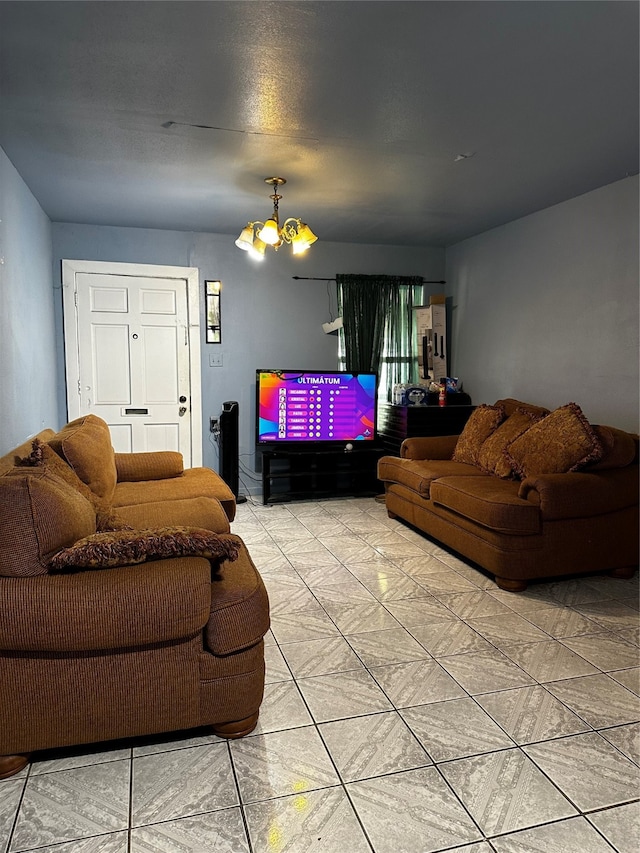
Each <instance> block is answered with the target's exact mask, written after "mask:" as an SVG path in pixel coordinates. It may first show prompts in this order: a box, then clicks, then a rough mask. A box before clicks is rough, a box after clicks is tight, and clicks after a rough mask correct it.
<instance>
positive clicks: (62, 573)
mask: <svg viewBox="0 0 640 853" xmlns="http://www.w3.org/2000/svg"><path fill="white" fill-rule="evenodd" d="M234 512H235V503H234V497H233V493H232V492H231V490H230V489H229V488H228V487H227V486H226V485H225V483H224V482H223V481H222V480H221V479H220V477H218V475H217V474H216V473H215V472H213V471H211V470H209V469H205V468H198V469H190V470H183V469H182V458H181V456H180V454H178V453H173V452H158V453H132V454H119V453H114V451H113V449H112V447H111V440H110V434H109V428H108V426H107V425H106V423H105V422H104V421H102V420H101V419H100V418H97V417H95V416H93V415H88V416H86V417H83V418H79V419H78V420H76V421H73V422H71V423H70V424H67V426H66V427H64V428H63V429H62V430H61V431H60V432H59V433H57V434H56V433H54V432H53V431H52V430H44V431H43V432H41V433H40V434H39V435H38V437H37V440H36V441H35V442H34V441H32V440H29V441H26V442H25V443H24V444H23V445H22V446H20V447H17V448H15V450H13V451H12V452H11V453H9V454H7V455H6V456H4V457H2V458H1V459H0V682H1V684H2V696H1V697H0V778H2V777H5V776H9V775H12V773H14V772H17V770H19V769H20V768H21V767H22V766H24V764H25V763H26V760H27V759H26V756H27V755H28V754H29V753H31V752H34V751H36V750H42V749H48V748H52V747H61V746H68V745H76V744H82V743H93V742H98V741H105V740H111V739H116V738H125V737H132V736H139V735H148V734H155V733H160V732H169V731H175V730H180V729H190V728H195V727H200V726H211V727H212V729H213V731H214V732H215V733H216V734H218V735H220V736H223V737H240V736H242V735H243V734H246V733H248V732H249V731H251V730H252V729H253V728H254V726H255V724H256V722H257V718H258V709H259V706H260V703H261V700H262V694H263V688H264V645H263V636H264V634H265V633H266V631H267V630H268V628H269V605H268V599H267V594H266V591H265V588H264V584H263V582H262V579H261V578H260V575H259V573H258V572H257V570H256V568H255V566H254V565H253V563H252V561H251V559H250V557H249V554H248V553H247V550H246V548H245V546H244V544H243V543H242V541H241V540H240V539H239V538H238V537H236V536H233V535H232V534H231V533H230V532H229V530H230V528H229V521H230V520H232V519H233V515H234ZM97 528H98V530H99V532H96V531H97ZM127 528H129V529H127ZM150 528H153V533H143V532H142V531H143V530H147V529H150ZM140 560H144V562H140ZM55 569H57V570H55Z"/></svg>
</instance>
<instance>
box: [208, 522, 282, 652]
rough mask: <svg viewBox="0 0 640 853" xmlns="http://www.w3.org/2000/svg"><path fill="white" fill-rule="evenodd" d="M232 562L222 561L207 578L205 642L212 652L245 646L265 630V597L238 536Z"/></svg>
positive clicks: (266, 600) (267, 610) (263, 589)
mask: <svg viewBox="0 0 640 853" xmlns="http://www.w3.org/2000/svg"><path fill="white" fill-rule="evenodd" d="M229 538H230V539H235V541H236V542H237V543H238V546H239V553H238V559H237V560H236V562H235V563H233V565H230V564H229V563H226V562H223V563H221V564H220V566H219V567H218V569H217V571H216V572H215V574H214V575H213V577H212V578H211V614H210V617H209V621H208V623H207V626H206V628H205V632H204V636H205V645H206V646H207V648H208V649H209V650H210V651H211V652H213V654H214V655H229V654H232V653H234V652H239V651H241V650H242V649H247V648H249V647H250V646H252V645H254V643H257V642H259V640H260V639H261V638H262V637H263V636H264V634H266V632H267V631H268V630H269V599H268V596H267V591H266V589H265V586H264V583H263V581H262V578H261V577H260V574H259V572H258V570H257V569H256V567H255V566H254V564H253V561H252V560H251V557H250V555H249V553H248V551H247V549H246V547H245V545H244V543H243V542H242V540H241V539H240V538H239V537H238V536H232V535H229Z"/></svg>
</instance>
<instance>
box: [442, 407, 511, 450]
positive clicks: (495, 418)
mask: <svg viewBox="0 0 640 853" xmlns="http://www.w3.org/2000/svg"><path fill="white" fill-rule="evenodd" d="M503 420H504V409H503V408H502V406H487V405H486V404H485V403H483V404H482V405H480V406H478V407H477V408H476V409H474V411H473V412H472V413H471V417H470V418H469V420H468V421H467V422H466V424H465V426H464V429H463V430H462V433H461V434H460V438H459V439H458V441H457V444H456V446H455V450H454V451H453V456H452V457H451V458H452V459H453V461H454V462H466V463H467V464H468V465H477V464H478V454H479V453H480V448H481V447H482V445H483V444H484V442H485V441H486V440H487V439H488V438H489V436H490V435H491V433H492V432H494V430H496V429H497V428H498V427H499V426H500V424H501V423H502V421H503Z"/></svg>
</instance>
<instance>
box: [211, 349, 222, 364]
mask: <svg viewBox="0 0 640 853" xmlns="http://www.w3.org/2000/svg"><path fill="white" fill-rule="evenodd" d="M209 367H222V353H221V352H216V353H213V352H210V353H209Z"/></svg>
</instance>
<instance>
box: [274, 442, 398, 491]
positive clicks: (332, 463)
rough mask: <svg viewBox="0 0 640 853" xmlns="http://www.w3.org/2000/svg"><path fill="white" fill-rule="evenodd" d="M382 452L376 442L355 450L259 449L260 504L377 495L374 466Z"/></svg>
mask: <svg viewBox="0 0 640 853" xmlns="http://www.w3.org/2000/svg"><path fill="white" fill-rule="evenodd" d="M384 452H385V451H384V449H383V448H382V447H380V446H379V445H375V446H374V447H357V448H356V449H354V450H344V448H330V449H315V448H310V447H304V448H300V449H298V448H295V449H293V450H289V449H287V450H285V449H282V448H278V449H276V450H266V449H265V450H261V453H262V503H263V504H273V503H282V502H285V501H296V500H309V499H314V498H329V497H339V496H341V495H344V496H347V495H372V496H373V495H377V494H379V492H381V491H382V486H381V484H380V482H379V481H378V478H377V470H376V469H377V463H378V459H379V458H380V457H381V456H383V455H384Z"/></svg>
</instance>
